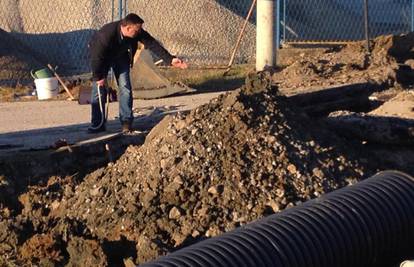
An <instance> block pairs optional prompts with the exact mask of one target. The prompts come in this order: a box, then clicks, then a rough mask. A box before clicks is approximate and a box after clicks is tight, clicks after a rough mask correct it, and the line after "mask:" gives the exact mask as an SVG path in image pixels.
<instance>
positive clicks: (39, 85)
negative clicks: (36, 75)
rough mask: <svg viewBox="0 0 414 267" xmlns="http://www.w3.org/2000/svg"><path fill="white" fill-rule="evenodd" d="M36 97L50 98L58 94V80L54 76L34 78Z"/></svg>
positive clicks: (40, 98) (41, 98)
mask: <svg viewBox="0 0 414 267" xmlns="http://www.w3.org/2000/svg"><path fill="white" fill-rule="evenodd" d="M34 82H35V85H36V92H37V99H39V100H44V99H50V98H52V97H54V96H57V95H58V92H59V90H58V80H57V79H56V77H51V78H43V79H35V80H34Z"/></svg>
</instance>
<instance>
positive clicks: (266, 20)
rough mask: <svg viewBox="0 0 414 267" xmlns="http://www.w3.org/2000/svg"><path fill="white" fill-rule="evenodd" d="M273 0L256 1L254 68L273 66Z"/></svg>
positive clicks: (274, 56) (260, 69)
mask: <svg viewBox="0 0 414 267" xmlns="http://www.w3.org/2000/svg"><path fill="white" fill-rule="evenodd" d="M274 7H275V0H258V1H257V26H256V27H257V29H256V70H257V71H262V70H264V69H265V68H266V67H275V65H276V64H275V61H276V49H275V37H274V34H275V31H274V30H275V23H276V18H275V10H274Z"/></svg>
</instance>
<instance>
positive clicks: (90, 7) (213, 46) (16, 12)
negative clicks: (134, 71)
mask: <svg viewBox="0 0 414 267" xmlns="http://www.w3.org/2000/svg"><path fill="white" fill-rule="evenodd" d="M250 5H251V0H238V1H229V0H218V1H215V0H198V1H190V0H169V1H165V0H139V1H132V0H129V1H126V0H123V1H122V0H77V1H63V0H56V1H50V0H36V1H32V0H0V6H1V9H0V28H1V29H3V30H4V31H5V32H6V33H7V36H4V34H3V37H2V36H1V35H0V38H3V39H7V40H9V43H10V40H13V42H11V43H12V46H13V44H18V46H19V47H20V50H21V51H24V52H23V53H20V58H21V57H22V54H23V56H24V55H25V56H26V57H35V58H36V59H37V62H42V64H43V65H45V64H47V63H51V64H52V65H58V66H59V71H60V72H61V73H62V74H64V75H76V74H81V73H87V72H89V71H90V68H89V60H88V56H89V55H88V50H87V43H88V41H89V39H90V38H91V36H92V34H93V33H94V32H95V31H96V30H97V29H99V28H100V27H101V26H103V25H104V24H105V23H108V22H110V21H112V20H118V18H119V14H120V11H121V12H122V15H123V16H124V15H125V14H126V13H128V12H134V13H137V14H138V15H140V16H141V17H142V18H143V19H144V20H145V22H146V23H145V29H147V30H148V31H149V32H150V33H151V34H152V35H153V36H154V37H155V38H157V39H158V40H159V41H160V42H161V43H162V44H163V45H164V46H165V47H166V48H167V49H168V50H169V51H170V52H171V53H172V54H176V55H180V56H182V57H184V58H185V59H187V60H188V61H189V62H191V63H192V64H195V65H216V64H224V63H226V62H227V61H228V58H229V57H230V53H231V50H232V48H233V46H234V44H235V42H236V39H237V36H238V33H239V30H240V27H241V25H242V23H243V20H244V16H245V15H246V13H247V11H248V10H249V7H250ZM252 22H253V20H252ZM244 38H245V39H244V40H245V41H244V42H243V44H242V46H241V47H240V50H239V53H238V55H237V59H238V62H247V61H251V60H252V58H253V57H254V49H255V41H254V40H255V26H254V24H253V23H251V24H250V25H249V26H248V28H247V31H246V34H245V37H244ZM0 43H1V40H0ZM21 47H23V48H21ZM15 48H16V47H11V49H15ZM5 50H7V49H5ZM0 55H1V54H0ZM23 60H24V59H23Z"/></svg>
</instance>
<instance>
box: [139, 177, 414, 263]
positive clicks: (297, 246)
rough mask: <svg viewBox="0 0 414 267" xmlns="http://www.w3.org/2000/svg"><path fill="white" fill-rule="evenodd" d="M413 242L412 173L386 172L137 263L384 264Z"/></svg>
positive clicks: (404, 253)
mask: <svg viewBox="0 0 414 267" xmlns="http://www.w3.org/2000/svg"><path fill="white" fill-rule="evenodd" d="M413 239H414V178H413V177H411V176H409V175H407V174H404V173H401V172H397V171H386V172H381V173H378V174H377V175H375V176H373V177H371V178H369V179H367V180H365V181H363V182H360V183H358V184H356V185H354V186H349V187H346V188H342V189H340V190H337V191H335V192H332V193H329V194H326V195H324V196H322V197H321V198H319V199H315V200H311V201H308V202H306V203H304V204H302V205H300V206H297V207H294V208H290V209H287V210H285V211H283V212H280V213H277V214H274V215H271V216H269V217H267V218H264V219H262V220H259V221H256V222H253V223H251V224H248V225H246V226H244V227H241V228H239V229H236V230H234V231H231V232H229V233H226V234H223V235H221V236H218V237H214V238H211V239H208V240H205V241H202V242H199V243H197V244H195V245H192V246H189V247H187V248H184V249H181V250H179V251H177V252H174V253H172V254H170V255H167V256H164V257H161V258H159V259H158V260H156V261H154V262H150V263H146V264H143V265H141V266H147V267H148V266H160V267H161V266H169V267H170V266H171V267H172V266H211V267H213V266H235V267H236V266H237V267H239V266H266V267H267V266H282V267H311V266H315V267H323V266H327V267H328V266H329V267H332V266H335V267H337V266H344V267H345V266H387V265H388V266H389V264H391V263H395V262H396V261H397V260H403V259H404V257H406V256H408V255H407V253H409V249H410V248H412V247H414V246H413V242H412V241H413ZM411 253H412V251H411ZM411 256H412V255H411Z"/></svg>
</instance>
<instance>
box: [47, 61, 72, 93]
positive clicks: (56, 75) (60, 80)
mask: <svg viewBox="0 0 414 267" xmlns="http://www.w3.org/2000/svg"><path fill="white" fill-rule="evenodd" d="M47 67H48V68H49V69H50V70H51V71H52V72H53V74H54V75H55V77H56V79H58V81H59V82H60V84H61V85H62V87H63V89H65V91H66V93H67V94H68V95H69V98H70V100H75V97H73V95H72V93H71V92H70V91H69V89H68V88H67V87H66V85H65V83H64V82H63V81H62V79H61V78H60V77H59V75H58V74H57V73H56V71H55V69H53V67H52V65H50V64H47Z"/></svg>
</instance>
